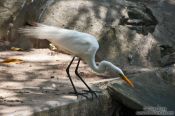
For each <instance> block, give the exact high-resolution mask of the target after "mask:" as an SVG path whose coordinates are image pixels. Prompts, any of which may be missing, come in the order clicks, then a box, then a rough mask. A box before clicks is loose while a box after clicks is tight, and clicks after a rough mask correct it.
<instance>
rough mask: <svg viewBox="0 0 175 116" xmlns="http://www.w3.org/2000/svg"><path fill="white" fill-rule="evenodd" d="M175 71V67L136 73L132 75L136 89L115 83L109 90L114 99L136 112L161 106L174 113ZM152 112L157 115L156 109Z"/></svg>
mask: <svg viewBox="0 0 175 116" xmlns="http://www.w3.org/2000/svg"><path fill="white" fill-rule="evenodd" d="M174 69H175V67H169V68H163V69H155V70H150V71H142V72H141V73H135V74H132V75H130V77H133V78H132V80H133V82H134V85H135V87H134V88H131V87H128V86H127V85H126V84H121V83H120V82H113V84H111V85H110V86H109V87H108V90H109V92H110V93H111V95H112V96H113V98H114V99H116V100H117V101H119V102H122V103H123V104H125V105H127V106H128V107H130V108H133V109H135V110H143V109H144V108H147V107H148V106H149V107H154V108H155V107H156V108H157V107H158V106H159V107H166V108H167V111H174V109H175V106H174V97H175V88H174V87H175V86H174V85H175V80H174V75H175V70H174ZM150 110H151V109H150ZM152 111H153V113H156V112H154V111H155V110H154V109H152Z"/></svg>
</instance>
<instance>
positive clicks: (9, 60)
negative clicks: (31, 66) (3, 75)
mask: <svg viewBox="0 0 175 116" xmlns="http://www.w3.org/2000/svg"><path fill="white" fill-rule="evenodd" d="M23 62H24V61H23V60H21V59H16V58H7V59H5V60H4V61H2V62H1V63H3V64H21V63H23Z"/></svg>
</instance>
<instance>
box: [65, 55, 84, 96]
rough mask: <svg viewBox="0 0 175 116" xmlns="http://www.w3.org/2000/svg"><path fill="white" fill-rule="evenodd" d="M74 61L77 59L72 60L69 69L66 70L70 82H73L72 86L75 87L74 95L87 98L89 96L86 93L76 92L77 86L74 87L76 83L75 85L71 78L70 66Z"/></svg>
mask: <svg viewBox="0 0 175 116" xmlns="http://www.w3.org/2000/svg"><path fill="white" fill-rule="evenodd" d="M74 59H75V57H73V58H72V60H71V62H70V63H69V65H68V67H67V68H66V72H67V75H68V77H69V80H70V82H71V84H72V87H73V89H74V94H76V95H77V97H78V96H79V95H81V96H83V97H85V98H87V96H85V95H84V94H85V93H79V92H78V91H77V90H76V88H75V85H74V83H73V81H72V78H71V76H70V73H69V69H70V66H71V65H72V63H73V61H74Z"/></svg>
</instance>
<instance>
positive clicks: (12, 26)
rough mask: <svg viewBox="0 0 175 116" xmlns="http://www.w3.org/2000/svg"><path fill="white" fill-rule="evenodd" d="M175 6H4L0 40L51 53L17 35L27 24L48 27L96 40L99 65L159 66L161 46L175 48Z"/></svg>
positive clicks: (40, 0) (40, 2)
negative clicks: (89, 35)
mask: <svg viewBox="0 0 175 116" xmlns="http://www.w3.org/2000/svg"><path fill="white" fill-rule="evenodd" d="M173 5H174V1H173V0H168V1H162V0H150V1H147V0H143V1H141V2H136V1H135V0H128V1H121V0H103V1H100V0H95V1H91V0H87V1H84V0H76V1H69V0H67V1H64V0H27V1H26V0H23V1H16V0H14V1H4V0H3V1H1V2H0V6H1V9H0V11H1V12H2V13H1V14H0V15H2V17H4V18H2V19H1V20H0V24H1V25H3V26H2V27H1V31H0V37H1V40H2V38H5V39H6V40H8V41H11V43H13V45H16V46H19V47H22V48H26V49H27V48H31V47H48V44H49V43H48V41H43V40H42V41H41V40H29V39H24V37H20V35H19V34H18V33H17V31H16V30H17V29H18V28H19V27H21V26H23V25H25V24H26V22H32V21H37V22H43V23H45V24H48V25H55V26H59V27H63V28H69V29H75V30H78V31H82V32H87V33H90V34H92V35H94V36H96V37H97V39H98V41H99V43H100V49H99V51H98V54H97V60H102V59H107V60H109V61H112V62H113V63H115V64H116V65H120V66H127V65H136V66H146V67H147V66H159V65H160V60H161V57H160V56H161V55H160V54H161V53H160V48H159V45H162V44H163V45H164V44H166V45H170V46H173V45H174V43H175V42H174V39H173V37H174V34H173V33H172V32H173V30H174V25H173V24H174V23H173V21H174V16H175V15H173V14H174V12H173V11H174V7H173ZM168 17H171V18H168Z"/></svg>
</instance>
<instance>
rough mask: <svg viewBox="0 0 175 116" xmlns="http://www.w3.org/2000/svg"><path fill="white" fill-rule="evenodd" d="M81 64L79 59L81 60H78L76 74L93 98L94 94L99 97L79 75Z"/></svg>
mask: <svg viewBox="0 0 175 116" xmlns="http://www.w3.org/2000/svg"><path fill="white" fill-rule="evenodd" d="M79 64H80V58H79V60H78V63H77V67H76V69H75V74H76V75H77V76H78V77H79V79H80V80H81V81H82V82H83V83H84V84H85V86H86V87H87V88H88V90H89V91H87V92H90V93H91V94H92V96H93V94H94V95H95V96H96V97H97V94H96V93H95V91H93V90H92V89H91V88H90V87H89V86H88V85H87V83H86V82H85V81H84V80H83V79H82V77H81V76H80V75H79V73H78V67H79Z"/></svg>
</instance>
